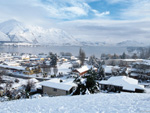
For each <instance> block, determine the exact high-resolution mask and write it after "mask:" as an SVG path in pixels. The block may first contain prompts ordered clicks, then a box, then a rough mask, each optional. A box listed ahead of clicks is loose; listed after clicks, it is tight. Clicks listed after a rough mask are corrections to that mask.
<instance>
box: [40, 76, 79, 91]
mask: <svg viewBox="0 0 150 113" xmlns="http://www.w3.org/2000/svg"><path fill="white" fill-rule="evenodd" d="M60 81H61V79H59V78H54V79H51V80H48V81H44V82H41V83H40V84H41V85H42V86H46V87H51V88H56V89H61V90H66V91H69V90H70V89H71V88H72V87H76V86H77V84H75V83H73V79H66V80H62V82H60Z"/></svg>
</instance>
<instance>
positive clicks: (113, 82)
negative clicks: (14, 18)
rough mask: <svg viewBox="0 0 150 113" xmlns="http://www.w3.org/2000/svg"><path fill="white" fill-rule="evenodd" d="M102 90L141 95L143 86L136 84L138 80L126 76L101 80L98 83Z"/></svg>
mask: <svg viewBox="0 0 150 113" xmlns="http://www.w3.org/2000/svg"><path fill="white" fill-rule="evenodd" d="M99 84H100V86H101V89H102V90H107V91H110V92H120V91H123V92H136V93H143V92H144V86H143V85H139V84H138V80H136V79H133V78H130V77H127V76H115V77H111V78H109V79H108V80H102V81H100V82H99Z"/></svg>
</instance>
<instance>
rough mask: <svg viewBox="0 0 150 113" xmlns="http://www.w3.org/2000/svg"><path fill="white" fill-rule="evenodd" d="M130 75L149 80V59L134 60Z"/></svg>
mask: <svg viewBox="0 0 150 113" xmlns="http://www.w3.org/2000/svg"><path fill="white" fill-rule="evenodd" d="M130 77H132V78H136V79H141V80H143V81H145V80H148V81H149V80H150V60H143V62H136V63H134V64H133V65H132V69H131V72H130Z"/></svg>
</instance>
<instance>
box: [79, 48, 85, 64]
mask: <svg viewBox="0 0 150 113" xmlns="http://www.w3.org/2000/svg"><path fill="white" fill-rule="evenodd" d="M79 60H80V62H81V65H80V66H83V65H84V60H85V52H84V51H83V50H82V49H81V48H80V50H79Z"/></svg>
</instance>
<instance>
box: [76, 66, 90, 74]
mask: <svg viewBox="0 0 150 113" xmlns="http://www.w3.org/2000/svg"><path fill="white" fill-rule="evenodd" d="M91 68H92V67H91V66H82V67H80V68H77V69H75V70H73V73H75V74H78V75H80V76H82V75H84V74H86V73H87V72H88V71H89V70H90V69H91Z"/></svg>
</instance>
